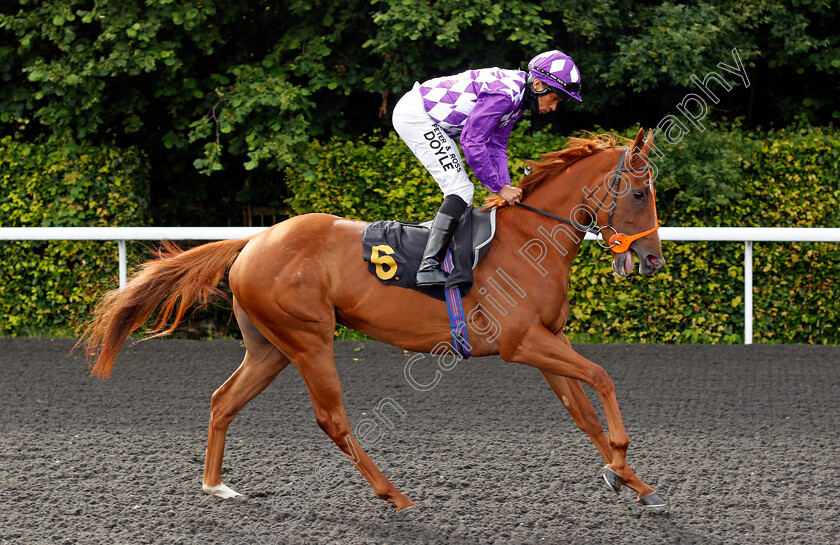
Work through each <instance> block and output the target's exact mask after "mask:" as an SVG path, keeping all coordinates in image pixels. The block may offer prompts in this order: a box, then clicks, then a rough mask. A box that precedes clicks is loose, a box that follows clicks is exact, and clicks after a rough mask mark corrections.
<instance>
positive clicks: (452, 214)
mask: <svg viewBox="0 0 840 545" xmlns="http://www.w3.org/2000/svg"><path fill="white" fill-rule="evenodd" d="M466 207H467V203H466V202H464V200H463V199H461V197H458V196H457V195H447V197H446V198H445V199H444V200H443V204H442V205H441V207H440V210H438V212H437V213H436V214H435V218H434V220H432V226H431V228H429V240H427V241H426V249H425V250H423V261H421V262H420V268H419V269H418V270H417V286H418V287H421V288H429V287H433V286H443V285H444V284H446V273H444V272H443V271H442V270H441V268H440V265H441V263H442V262H443V260H444V258H445V257H446V250H447V249H448V248H449V241H450V240H452V232H453V231H454V230H455V224H456V223H458V220H459V219H460V218H461V216H462V215H463V213H464V210H465V209H466Z"/></svg>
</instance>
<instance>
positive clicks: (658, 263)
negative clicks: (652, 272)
mask: <svg viewBox="0 0 840 545" xmlns="http://www.w3.org/2000/svg"><path fill="white" fill-rule="evenodd" d="M648 263H650V264H651V265H653V266H654V267H660V266H662V261H661V260H660V259H659V258H658V257H656V256H655V255H649V256H648Z"/></svg>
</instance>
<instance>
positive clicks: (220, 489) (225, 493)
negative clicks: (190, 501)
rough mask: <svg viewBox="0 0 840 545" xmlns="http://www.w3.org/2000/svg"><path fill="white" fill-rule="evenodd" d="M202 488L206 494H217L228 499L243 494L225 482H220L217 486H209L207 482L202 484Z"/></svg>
mask: <svg viewBox="0 0 840 545" xmlns="http://www.w3.org/2000/svg"><path fill="white" fill-rule="evenodd" d="M201 489H202V490H204V493H205V494H210V495H211V496H217V497H219V498H222V499H223V500H226V499H228V498H235V497H236V496H241V495H242V494H240V493H239V492H237V491H236V490H234V489H232V488H230V487H228V486H227V485H226V484H224V483H219V484H217V485H216V486H208V485H206V484H203V485H201Z"/></svg>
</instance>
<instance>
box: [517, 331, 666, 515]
mask: <svg viewBox="0 0 840 545" xmlns="http://www.w3.org/2000/svg"><path fill="white" fill-rule="evenodd" d="M511 356H512V357H510V358H507V359H511V360H512V361H516V362H519V363H525V364H527V365H531V366H533V367H536V368H538V369H540V371H541V372H542V374H543V376H544V377H545V378H546V380H547V381H548V383H549V385H550V386H551V388H552V389H553V390H554V392H555V393H556V394H557V396H558V397H559V398H560V399H561V400H562V401H563V405H564V406H565V407H566V409H567V410H568V411H569V412H570V413H571V415H572V417H573V418H574V419H575V422H576V423H577V425H578V427H580V428H581V429H582V430H583V431H584V432H586V434H587V435H589V437H590V438H591V439H592V442H593V443H594V444H595V446H596V448H597V449H598V451H599V452H600V453H601V455H602V456H603V458H604V460H605V461H606V462H607V467H606V468H605V479H606V481H607V484H608V485H609V486H610V487H611V488H612V489H613V490H615V491H616V492H618V491H619V490H620V486H621V485H622V484H625V485H627V486H628V487H630V488H632V489H633V490H634V491H636V492H637V494H638V498H637V499H638V501H639V502H640V503H642V504H644V505H646V506H649V507H662V506H664V505H665V502H664V501H662V499H661V498H659V496H658V495H657V494H656V493H655V492H654V490H653V488H651V487H650V486H648V485H647V484H645V483H644V482H643V481H642V480H641V479H639V478H638V477H637V476H636V474H635V473H634V472H633V470H632V469H631V468H630V466H628V465H627V462H626V456H627V447H628V446H629V444H630V439H629V437H628V436H627V432H626V430H625V429H624V422H623V421H622V419H621V412H620V411H619V408H618V401H617V400H616V397H615V386H614V384H613V381H612V379H611V378H610V377H609V375H607V372H606V371H604V369H603V368H602V367H600V366H599V365H596V364H595V363H593V362H591V361H589V360H588V359H586V358H584V357H583V356H581V355H580V354H578V353H577V352H575V350H574V349H573V348H572V346H571V343H570V342H569V341H568V339H567V338H566V336H565V335H563V334H562V333H561V334H560V335H559V336H554V335H553V334H552V333H551V332H550V331H548V330H547V329H545V328H544V327H543V326H542V325H535V326H533V327H532V328H530V329H529V330H528V331H527V332H526V334H525V336H524V338H523V339H522V341H521V342H520V343H518V346H517V348H516V350H515V351H514V353H513V354H512V355H511ZM581 381H582V382H585V383H586V384H588V385H589V386H591V387H592V388H593V389H594V390H595V391H596V392H598V395H599V397H600V398H601V402H602V404H603V406H604V413H605V415H606V417H607V426H608V428H609V431H610V434H609V439H607V437H606V436H605V435H604V430H603V428H602V427H601V423H600V421H599V420H598V417H597V415H596V413H595V409H594V408H593V407H592V404H591V403H590V402H589V398H587V397H586V393H585V392H584V391H583V388H582V386H581V384H580V382H581Z"/></svg>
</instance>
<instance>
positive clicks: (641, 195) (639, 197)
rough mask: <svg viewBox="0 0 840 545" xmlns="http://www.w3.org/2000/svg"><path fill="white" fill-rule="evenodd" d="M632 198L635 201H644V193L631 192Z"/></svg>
mask: <svg viewBox="0 0 840 545" xmlns="http://www.w3.org/2000/svg"><path fill="white" fill-rule="evenodd" d="M633 198H634V199H636V200H637V201H643V200H645V192H644V191H634V192H633Z"/></svg>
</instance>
